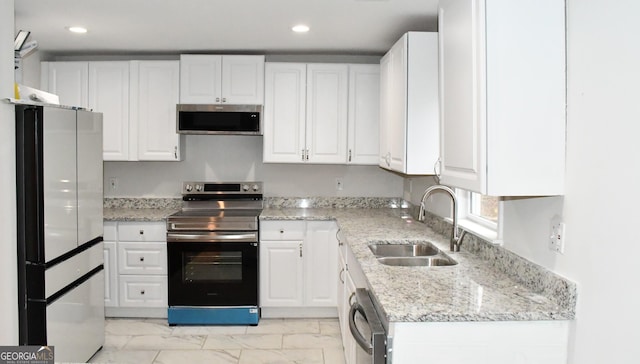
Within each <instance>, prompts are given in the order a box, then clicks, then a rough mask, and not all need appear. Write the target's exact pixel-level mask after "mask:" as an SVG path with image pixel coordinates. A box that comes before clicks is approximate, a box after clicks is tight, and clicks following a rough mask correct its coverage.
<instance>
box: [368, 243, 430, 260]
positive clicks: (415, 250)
mask: <svg viewBox="0 0 640 364" xmlns="http://www.w3.org/2000/svg"><path fill="white" fill-rule="evenodd" d="M369 249H371V251H372V252H373V254H374V255H375V256H376V258H379V257H424V256H432V255H437V254H438V253H440V249H438V248H437V247H436V246H435V245H433V244H431V243H429V242H424V243H420V244H383V243H379V244H371V245H369Z"/></svg>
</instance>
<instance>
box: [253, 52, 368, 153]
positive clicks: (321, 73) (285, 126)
mask: <svg viewBox="0 0 640 364" xmlns="http://www.w3.org/2000/svg"><path fill="white" fill-rule="evenodd" d="M378 69H379V68H378V66H377V65H348V64H326V63H309V64H305V63H267V64H266V66H265V74H266V76H265V110H264V111H265V113H264V125H265V128H264V154H263V158H264V162H275V163H319V164H347V163H353V164H374V165H375V164H377V160H378V157H377V154H378V152H377V147H378V137H377V135H378V128H377V120H378V119H377V116H378V103H379V95H378V91H377V90H378V87H379V86H378V82H379V76H378ZM349 152H350V153H349ZM372 155H373V158H372ZM349 156H350V157H351V160H349Z"/></svg>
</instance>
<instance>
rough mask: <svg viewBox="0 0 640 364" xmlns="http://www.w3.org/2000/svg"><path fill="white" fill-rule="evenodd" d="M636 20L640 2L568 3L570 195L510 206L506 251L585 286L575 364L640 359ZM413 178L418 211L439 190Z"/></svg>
mask: <svg viewBox="0 0 640 364" xmlns="http://www.w3.org/2000/svg"><path fill="white" fill-rule="evenodd" d="M638 14H640V1H637V0H618V1H601V0H567V27H568V28H567V31H568V34H567V47H568V49H567V51H568V52H567V58H568V65H567V66H568V68H567V72H568V99H567V102H568V121H567V167H566V168H567V169H566V173H567V174H566V176H567V185H566V191H567V192H566V195H565V196H556V197H538V198H518V199H507V200H506V201H505V202H504V246H505V248H507V249H509V250H511V251H513V252H515V253H517V254H519V255H521V256H523V257H525V258H527V259H529V260H531V261H533V262H535V263H537V264H540V265H542V266H544V267H547V268H549V269H551V270H553V271H555V272H557V273H559V274H561V275H563V276H565V277H567V278H569V279H571V280H573V281H574V282H576V283H577V284H578V307H577V314H576V316H577V319H576V320H575V322H574V324H573V327H572V333H571V338H570V341H571V347H570V358H569V363H572V364H600V363H616V364H622V363H637V362H638V360H639V359H638V358H640V345H638V330H639V328H640V309H638V307H640V292H639V291H638V287H640V264H639V263H638V262H639V258H640V240H638V239H637V235H638V233H637V231H636V230H637V228H636V225H635V224H637V223H638V221H639V220H640V213H638V209H639V206H640V198H639V197H638V196H639V194H638V192H637V191H635V189H637V188H638V186H640V143H639V138H640V92H639V91H638V89H639V86H638V85H640V41H639V40H638V36H640V22H639V21H638ZM541 147H543V146H541ZM411 180H413V187H414V192H413V193H410V194H409V195H411V201H413V202H414V203H416V202H417V201H419V198H420V193H418V194H416V192H415V187H416V185H417V186H419V188H423V187H425V186H426V185H428V184H431V183H433V182H432V180H431V179H429V178H412V179H411ZM404 186H405V195H406V194H407V193H408V188H409V180H408V179H407V180H405V183H404ZM449 203H450V202H448V201H444V200H443V201H439V200H437V201H434V204H435V205H436V206H434V207H433V209H435V211H434V212H436V213H438V214H440V215H443V216H444V215H448V211H449V210H448V204H449ZM555 214H559V215H561V216H562V217H563V219H564V221H565V223H566V235H565V237H566V246H565V252H564V254H563V255H560V254H556V253H552V252H550V251H549V250H548V236H549V222H550V220H551V218H552V217H553V215H555ZM463 249H464V246H463Z"/></svg>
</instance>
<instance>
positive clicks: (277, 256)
mask: <svg viewBox="0 0 640 364" xmlns="http://www.w3.org/2000/svg"><path fill="white" fill-rule="evenodd" d="M302 247H303V242H302V241H301V240H300V241H269V240H267V241H261V242H260V306H262V307H287V306H289V307H300V306H302V305H303V295H302V284H303V268H302Z"/></svg>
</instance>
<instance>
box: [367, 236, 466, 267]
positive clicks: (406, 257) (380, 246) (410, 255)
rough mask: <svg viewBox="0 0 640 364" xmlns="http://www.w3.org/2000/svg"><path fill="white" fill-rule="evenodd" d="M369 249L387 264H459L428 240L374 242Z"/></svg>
mask: <svg viewBox="0 0 640 364" xmlns="http://www.w3.org/2000/svg"><path fill="white" fill-rule="evenodd" d="M369 249H371V252H373V254H374V255H375V256H376V259H378V261H379V262H380V263H382V264H385V265H395V266H404V267H441V266H450V265H456V264H458V262H456V261H455V260H453V259H451V258H449V257H448V256H447V255H445V254H444V253H442V252H441V251H440V249H438V247H436V246H435V245H433V244H431V243H430V242H428V241H420V242H407V244H389V243H386V242H383V243H374V244H370V245H369Z"/></svg>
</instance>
